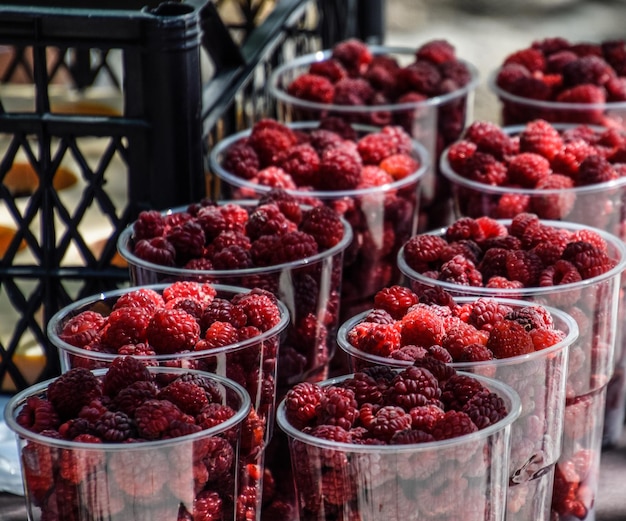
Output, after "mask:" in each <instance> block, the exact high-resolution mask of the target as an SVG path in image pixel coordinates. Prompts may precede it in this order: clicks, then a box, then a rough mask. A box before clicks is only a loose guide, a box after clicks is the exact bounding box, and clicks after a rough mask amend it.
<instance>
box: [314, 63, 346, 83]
mask: <svg viewBox="0 0 626 521" xmlns="http://www.w3.org/2000/svg"><path fill="white" fill-rule="evenodd" d="M309 73H310V74H316V75H317V76H324V77H325V78H328V79H329V80H330V81H331V82H332V83H337V82H338V81H339V80H341V79H342V78H345V77H346V76H347V75H348V72H347V71H346V69H345V68H344V67H343V65H341V62H340V61H339V60H336V59H334V58H330V59H328V60H322V61H319V62H313V63H312V64H311V65H310V66H309Z"/></svg>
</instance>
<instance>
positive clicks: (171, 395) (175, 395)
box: [157, 380, 209, 416]
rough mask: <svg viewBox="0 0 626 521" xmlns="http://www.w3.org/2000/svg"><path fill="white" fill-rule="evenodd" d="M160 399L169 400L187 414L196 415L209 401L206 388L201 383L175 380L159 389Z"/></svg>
mask: <svg viewBox="0 0 626 521" xmlns="http://www.w3.org/2000/svg"><path fill="white" fill-rule="evenodd" d="M157 398H158V399H159V400H168V401H170V402H172V403H173V404H174V405H176V406H177V407H178V408H179V409H180V410H181V411H182V412H184V413H185V414H190V415H192V416H195V415H196V414H199V413H200V411H201V410H202V408H203V407H204V406H205V405H207V404H208V403H209V400H208V398H207V395H206V392H205V390H204V389H203V388H202V387H200V386H199V385H197V384H195V383H193V382H189V381H184V380H174V381H173V382H172V383H170V384H168V385H166V386H165V387H164V388H163V389H161V390H160V391H159V394H158V396H157Z"/></svg>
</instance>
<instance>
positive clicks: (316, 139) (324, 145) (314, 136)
mask: <svg viewBox="0 0 626 521" xmlns="http://www.w3.org/2000/svg"><path fill="white" fill-rule="evenodd" d="M309 142H310V143H311V146H312V147H313V148H314V149H315V150H317V153H318V154H320V155H321V154H322V153H323V152H324V151H325V150H326V149H328V148H334V147H337V146H341V145H342V144H343V142H344V139H343V138H342V137H341V135H340V134H339V133H337V132H334V131H332V130H327V129H324V128H318V129H315V130H312V131H311V133H310V134H309Z"/></svg>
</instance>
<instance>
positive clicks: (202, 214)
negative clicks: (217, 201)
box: [196, 206, 228, 241]
mask: <svg viewBox="0 0 626 521" xmlns="http://www.w3.org/2000/svg"><path fill="white" fill-rule="evenodd" d="M196 222H197V223H198V224H199V225H200V226H201V227H202V229H203V230H204V235H205V238H206V239H207V241H212V240H213V239H214V238H215V237H217V236H218V235H219V234H220V233H222V232H223V231H226V230H227V229H228V226H227V224H226V218H225V217H224V214H223V213H222V212H221V211H220V209H219V208H218V207H216V206H208V207H204V208H201V209H200V210H198V213H197V214H196Z"/></svg>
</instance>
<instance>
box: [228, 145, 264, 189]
mask: <svg viewBox="0 0 626 521" xmlns="http://www.w3.org/2000/svg"><path fill="white" fill-rule="evenodd" d="M260 167H261V163H260V161H259V156H258V155H257V153H256V152H255V151H254V148H252V147H251V146H250V145H249V144H248V142H247V140H241V141H238V142H236V143H233V144H232V145H231V146H230V147H228V149H227V150H226V151H225V152H224V158H223V159H222V168H223V169H224V170H226V171H227V172H230V173H231V174H233V175H236V176H237V177H241V178H242V179H252V178H253V177H254V176H255V175H256V174H257V172H258V171H259V168H260Z"/></svg>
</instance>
